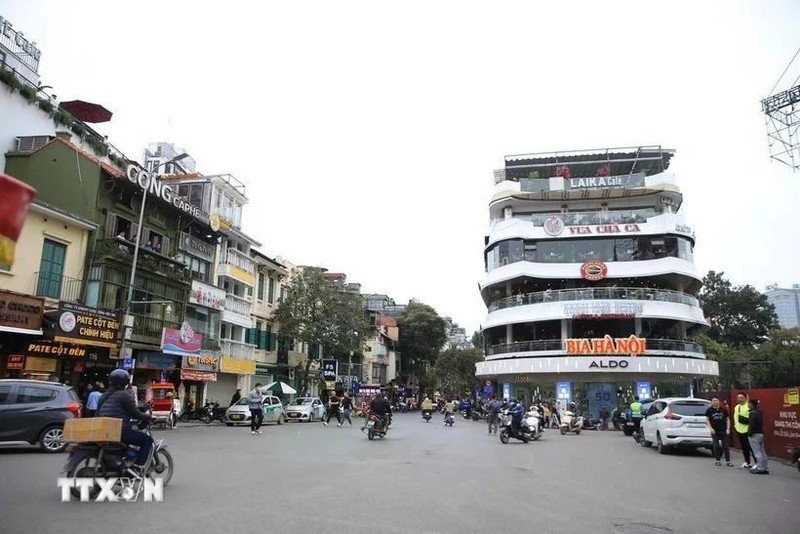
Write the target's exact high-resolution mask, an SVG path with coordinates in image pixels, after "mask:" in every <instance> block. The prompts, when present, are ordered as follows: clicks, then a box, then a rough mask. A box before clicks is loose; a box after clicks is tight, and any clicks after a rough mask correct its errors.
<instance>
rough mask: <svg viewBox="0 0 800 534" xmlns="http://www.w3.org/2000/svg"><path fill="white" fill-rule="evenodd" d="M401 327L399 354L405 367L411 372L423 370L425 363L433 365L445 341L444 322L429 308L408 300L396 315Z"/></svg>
mask: <svg viewBox="0 0 800 534" xmlns="http://www.w3.org/2000/svg"><path fill="white" fill-rule="evenodd" d="M397 323H398V325H399V326H400V352H401V353H402V355H403V359H404V362H405V364H404V366H403V367H404V368H406V369H407V368H409V366H410V368H411V369H412V370H414V371H419V370H420V369H423V368H424V367H425V365H426V364H434V363H435V362H436V357H437V356H438V355H439V351H441V350H442V347H443V346H444V344H445V341H447V334H446V333H445V322H444V319H442V318H441V317H439V314H437V313H436V310H434V309H433V308H432V307H430V306H428V305H427V304H423V303H421V302H416V301H413V300H412V301H411V302H409V303H408V306H406V308H405V309H404V310H403V311H402V312H401V313H400V315H398V317H397Z"/></svg>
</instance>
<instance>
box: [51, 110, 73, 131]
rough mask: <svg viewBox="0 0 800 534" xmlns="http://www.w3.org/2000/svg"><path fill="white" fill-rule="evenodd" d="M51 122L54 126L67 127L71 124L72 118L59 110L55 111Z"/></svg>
mask: <svg viewBox="0 0 800 534" xmlns="http://www.w3.org/2000/svg"><path fill="white" fill-rule="evenodd" d="M53 121H54V122H55V123H56V124H63V125H64V126H67V127H69V126H70V125H71V124H72V123H73V120H72V116H71V115H70V114H69V113H67V112H66V111H64V110H63V109H61V108H58V109H57V110H56V112H55V114H54V115H53Z"/></svg>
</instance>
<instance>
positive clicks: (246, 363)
mask: <svg viewBox="0 0 800 534" xmlns="http://www.w3.org/2000/svg"><path fill="white" fill-rule="evenodd" d="M219 370H220V371H221V372H223V373H230V374H234V375H254V374H256V362H254V361H253V360H243V359H241V358H231V357H229V356H223V357H222V358H220V360H219Z"/></svg>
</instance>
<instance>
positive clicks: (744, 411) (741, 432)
mask: <svg viewBox="0 0 800 534" xmlns="http://www.w3.org/2000/svg"><path fill="white" fill-rule="evenodd" d="M736 402H737V404H736V406H734V408H733V429H734V430H735V431H736V436H737V437H738V438H739V443H740V444H741V447H742V455H743V456H744V463H743V464H742V469H750V468H752V467H753V465H754V464H755V463H756V462H757V459H756V457H755V456H756V455H755V453H754V452H753V449H752V448H751V447H750V438H749V437H748V436H747V434H748V431H749V429H750V428H749V423H750V407H749V406H748V405H747V396H746V395H745V394H744V393H739V394H738V395H737V396H736ZM751 454H752V455H753V462H752V463H750V455H751Z"/></svg>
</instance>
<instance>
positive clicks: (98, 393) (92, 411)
mask: <svg viewBox="0 0 800 534" xmlns="http://www.w3.org/2000/svg"><path fill="white" fill-rule="evenodd" d="M102 396H103V384H97V385H96V387H95V388H94V389H93V390H92V391H91V392H90V393H89V396H88V397H87V399H86V417H94V416H95V415H97V403H98V401H99V400H100V397H102Z"/></svg>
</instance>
